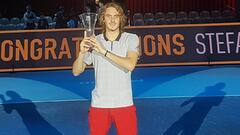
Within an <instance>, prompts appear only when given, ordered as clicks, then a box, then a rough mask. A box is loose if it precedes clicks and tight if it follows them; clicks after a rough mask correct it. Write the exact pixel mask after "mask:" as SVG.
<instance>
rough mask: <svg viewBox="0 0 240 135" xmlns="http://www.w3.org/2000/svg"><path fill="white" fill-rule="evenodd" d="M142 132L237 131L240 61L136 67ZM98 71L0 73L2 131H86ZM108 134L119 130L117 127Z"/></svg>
mask: <svg viewBox="0 0 240 135" xmlns="http://www.w3.org/2000/svg"><path fill="white" fill-rule="evenodd" d="M132 80H133V81H132V83H133V92H134V99H135V100H134V101H135V105H136V106H137V115H138V128H139V135H162V134H164V135H176V134H182V135H191V134H196V135H206V134H211V135H238V134H239V133H240V129H239V127H240V108H239V102H240V97H239V95H240V89H239V80H240V66H239V65H218V66H215V65H213V66H177V67H144V68H140V67H139V68H136V69H135V71H134V72H133V75H132ZM93 87H94V76H93V70H92V69H88V70H87V71H86V72H84V73H83V74H82V75H80V76H78V77H74V76H72V74H71V70H58V71H37V72H15V73H1V74H0V96H1V104H0V114H1V115H0V120H1V121H0V127H1V128H0V134H1V135H14V134H18V135H40V134H41V135H43V134H51V135H87V134H88V118H87V115H88V107H89V105H90V101H89V99H90V96H91V90H92V89H93ZM109 135H115V129H114V128H112V129H111V131H110V133H109Z"/></svg>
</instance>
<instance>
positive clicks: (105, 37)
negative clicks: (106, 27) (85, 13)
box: [103, 33, 122, 41]
mask: <svg viewBox="0 0 240 135" xmlns="http://www.w3.org/2000/svg"><path fill="white" fill-rule="evenodd" d="M121 35H122V33H119V34H118V36H117V38H116V39H115V40H114V41H119V40H120V38H121ZM103 37H104V39H105V40H106V41H109V39H108V38H107V36H106V33H103Z"/></svg>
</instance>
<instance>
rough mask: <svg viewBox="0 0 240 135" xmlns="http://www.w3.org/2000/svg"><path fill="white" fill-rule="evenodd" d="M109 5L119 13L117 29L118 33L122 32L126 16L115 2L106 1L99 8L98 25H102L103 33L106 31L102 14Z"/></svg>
mask: <svg viewBox="0 0 240 135" xmlns="http://www.w3.org/2000/svg"><path fill="white" fill-rule="evenodd" d="M109 7H113V8H115V9H116V10H117V11H118V13H119V14H120V28H119V30H120V33H122V32H123V31H124V26H125V24H126V21H127V17H126V15H125V13H124V11H123V8H122V7H121V6H120V5H119V4H117V3H115V2H110V3H107V4H105V5H104V6H103V7H102V9H101V10H100V13H99V25H100V26H102V28H103V30H102V31H103V33H105V32H106V25H105V23H104V15H105V13H106V9H107V8H109Z"/></svg>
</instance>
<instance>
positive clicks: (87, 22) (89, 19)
mask: <svg viewBox="0 0 240 135" xmlns="http://www.w3.org/2000/svg"><path fill="white" fill-rule="evenodd" d="M79 17H80V19H81V20H82V24H83V27H84V29H85V31H86V36H87V37H91V36H94V34H95V32H94V31H95V25H96V22H97V14H96V13H90V12H87V13H83V14H81V15H79ZM89 45H90V46H91V44H89ZM89 51H92V48H90V50H89Z"/></svg>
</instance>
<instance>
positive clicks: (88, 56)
mask: <svg viewBox="0 0 240 135" xmlns="http://www.w3.org/2000/svg"><path fill="white" fill-rule="evenodd" d="M83 62H84V63H86V64H87V65H91V64H92V53H90V52H87V53H86V54H85V55H84V57H83Z"/></svg>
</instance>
